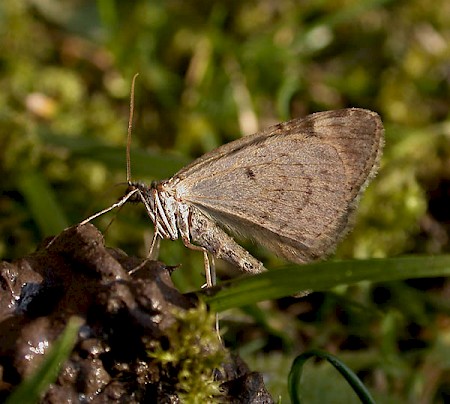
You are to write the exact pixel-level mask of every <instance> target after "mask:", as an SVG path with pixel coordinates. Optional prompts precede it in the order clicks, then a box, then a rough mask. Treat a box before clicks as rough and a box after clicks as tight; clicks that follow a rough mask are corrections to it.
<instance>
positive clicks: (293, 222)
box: [170, 108, 383, 263]
mask: <svg viewBox="0 0 450 404" xmlns="http://www.w3.org/2000/svg"><path fill="white" fill-rule="evenodd" d="M382 146H383V126H382V123H381V120H380V118H379V116H378V115H377V114H376V113H374V112H371V111H368V110H363V109H356V108H352V109H344V110H336V111H327V112H320V113H316V114H313V115H309V116H307V117H306V118H303V119H294V120H291V121H289V122H286V123H282V124H278V125H275V126H272V127H270V128H269V129H267V130H265V131H263V132H259V133H256V134H255V135H252V136H248V137H245V138H242V139H239V140H237V141H234V142H231V143H228V144H226V145H224V146H221V147H219V148H218V149H216V150H213V151H212V152H210V153H207V154H205V155H204V156H202V157H201V158H200V159H197V160H195V161H194V162H193V163H192V164H190V165H189V166H187V167H185V168H184V169H182V170H181V171H179V172H178V173H177V174H176V175H175V176H174V177H173V178H172V179H171V180H170V182H172V183H173V184H174V186H175V187H176V192H177V195H178V196H179V197H181V199H182V200H183V201H184V202H186V203H188V204H190V205H193V206H195V207H197V208H198V209H200V210H201V211H202V212H203V213H205V214H206V215H208V216H209V217H211V218H212V219H214V220H215V221H216V222H217V223H219V224H220V225H222V226H224V227H226V228H228V229H230V230H231V231H233V232H235V233H239V234H242V235H243V236H245V237H249V238H252V239H254V240H255V241H257V242H259V243H260V244H262V245H264V246H266V247H267V248H268V249H270V250H272V251H273V252H275V253H276V254H278V255H280V256H282V257H284V258H286V259H288V260H289V261H292V262H298V263H303V262H307V261H311V260H314V259H317V258H320V257H322V256H324V255H326V254H328V253H330V252H331V251H332V250H333V249H334V248H335V246H336V244H337V243H338V242H339V240H340V239H341V238H342V237H343V236H344V235H345V233H346V229H347V227H348V223H349V220H350V218H351V214H352V212H353V211H354V209H355V207H356V204H357V201H358V197H359V195H360V193H361V191H362V190H363V188H364V187H365V185H366V184H367V182H368V180H370V179H371V178H372V177H373V176H374V174H375V172H376V170H377V167H378V162H379V159H380V155H381V150H382Z"/></svg>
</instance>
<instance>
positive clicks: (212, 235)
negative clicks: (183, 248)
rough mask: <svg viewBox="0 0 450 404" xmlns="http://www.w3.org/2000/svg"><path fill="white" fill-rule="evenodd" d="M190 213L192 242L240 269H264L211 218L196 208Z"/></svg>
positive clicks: (253, 271) (261, 270) (256, 271)
mask: <svg viewBox="0 0 450 404" xmlns="http://www.w3.org/2000/svg"><path fill="white" fill-rule="evenodd" d="M190 213H191V216H190V225H189V231H190V235H191V239H192V241H193V242H194V243H196V244H198V246H200V247H201V248H204V249H206V250H207V251H209V252H210V253H211V255H213V256H215V257H216V258H220V259H223V260H225V261H227V262H229V263H230V264H232V265H234V266H236V267H238V268H239V269H240V270H241V271H244V272H249V273H253V274H256V273H260V272H263V271H265V270H266V269H265V268H264V265H263V264H262V263H261V262H260V261H258V260H257V259H256V258H255V257H253V256H252V255H251V254H250V253H249V252H248V251H247V250H245V249H244V248H243V247H242V246H240V245H239V244H238V243H236V241H234V239H233V238H232V237H231V236H230V235H228V234H227V233H226V232H225V231H224V230H222V229H221V228H220V227H219V226H218V225H217V224H216V223H215V222H214V221H213V220H212V219H210V218H209V217H207V216H205V215H204V214H203V213H202V212H200V211H199V210H197V209H195V210H194V209H192V208H191V212H190Z"/></svg>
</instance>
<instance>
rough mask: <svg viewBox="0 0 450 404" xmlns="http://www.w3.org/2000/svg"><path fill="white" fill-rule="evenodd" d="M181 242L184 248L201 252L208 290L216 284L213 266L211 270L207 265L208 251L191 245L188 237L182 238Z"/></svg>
mask: <svg viewBox="0 0 450 404" xmlns="http://www.w3.org/2000/svg"><path fill="white" fill-rule="evenodd" d="M182 240H183V244H184V246H185V247H187V248H189V249H191V250H195V251H202V252H203V264H204V266H205V275H206V287H207V288H210V287H211V286H214V285H215V284H216V273H215V266H214V265H213V267H212V269H211V265H210V264H209V257H208V251H207V250H206V248H204V247H201V246H198V245H195V244H192V243H191V242H190V240H189V237H187V236H183V237H182Z"/></svg>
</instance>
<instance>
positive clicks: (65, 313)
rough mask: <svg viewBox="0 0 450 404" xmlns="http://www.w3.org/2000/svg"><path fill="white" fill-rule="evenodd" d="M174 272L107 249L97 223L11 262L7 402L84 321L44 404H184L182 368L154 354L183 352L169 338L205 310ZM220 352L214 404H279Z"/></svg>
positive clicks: (0, 307)
mask: <svg viewBox="0 0 450 404" xmlns="http://www.w3.org/2000/svg"><path fill="white" fill-rule="evenodd" d="M172 270H173V268H170V267H167V266H165V265H164V264H163V263H161V262H157V261H146V260H142V259H139V258H136V257H128V256H127V255H126V254H125V253H123V252H122V251H120V250H117V249H110V248H107V247H105V245H104V240H103V237H102V235H101V233H100V232H99V231H98V230H97V229H96V228H95V227H94V226H93V225H91V224H88V225H85V226H74V227H71V228H69V229H66V230H65V231H63V232H62V233H61V234H59V235H58V236H56V237H52V238H49V239H47V240H46V241H45V242H43V243H42V246H41V247H40V248H38V250H37V251H36V252H35V253H33V254H31V255H29V256H26V257H24V258H22V259H19V260H17V261H14V262H12V263H9V262H2V263H1V264H0V282H1V288H0V376H1V378H0V400H1V401H3V400H5V399H6V398H7V397H8V395H9V394H10V393H11V391H12V390H14V388H15V387H16V386H18V385H19V384H20V383H21V382H22V381H23V380H24V379H26V378H27V377H28V376H30V375H31V374H33V372H35V371H36V370H37V369H38V368H39V365H40V364H41V363H42V359H43V357H44V356H45V353H46V352H48V350H49V349H51V348H52V346H53V343H54V341H55V340H56V339H57V338H58V337H59V336H60V334H61V333H62V332H63V330H64V329H65V327H66V325H67V322H68V320H69V319H70V318H71V317H72V316H77V317H79V318H81V319H82V322H83V325H82V326H81V327H80V329H79V332H78V337H77V342H76V345H75V348H74V350H73V351H72V353H71V355H70V357H69V358H68V359H67V360H66V361H65V362H64V364H63V365H62V368H61V370H60V372H59V375H58V377H57V379H56V381H55V383H53V384H51V385H50V386H48V389H47V391H46V393H45V395H44V396H43V397H42V400H41V402H45V403H65V402H71V403H77V402H93V403H98V402H102V403H109V402H111V403H116V402H127V403H142V402H146V403H149V402H155V403H156V402H158V403H178V402H182V398H180V397H182V396H181V395H180V381H179V380H178V377H179V374H180V369H178V368H177V367H179V366H181V365H182V363H181V364H180V363H178V364H173V363H172V364H170V366H169V365H167V364H165V363H163V362H162V361H161V360H157V359H155V357H154V356H152V355H151V354H149V353H151V352H152V350H156V349H157V348H158V349H159V350H161V349H163V350H164V349H167V350H168V351H169V350H170V349H172V348H174V347H171V346H170V345H171V344H173V341H174V340H173V338H172V339H171V337H170V332H172V333H173V330H174V326H175V327H176V326H178V327H182V326H183V325H182V324H178V325H177V322H179V316H177V315H176V314H174V313H177V312H178V313H179V312H183V311H186V310H190V309H192V308H195V307H197V306H198V304H199V303H198V299H197V297H196V296H195V295H183V294H181V293H179V292H178V290H177V289H176V288H175V287H174V285H173V284H172V281H171V278H170V274H171V271H172ZM175 329H176V328H175ZM211 332H212V333H214V332H215V331H214V330H213V329H212V330H211ZM180 335H184V334H180ZM201 343H202V342H201V341H199V344H201ZM219 346H220V347H221V349H222V350H223V353H222V358H224V359H223V360H222V363H221V366H219V367H218V368H216V369H210V370H209V371H210V375H211V378H213V379H215V380H216V381H217V382H218V385H219V391H220V394H219V395H218V396H217V397H213V399H214V400H212V401H217V402H230V403H272V402H273V400H272V398H271V397H270V395H269V393H268V392H267V390H266V389H265V386H264V382H263V379H262V376H261V375H260V374H258V373H256V372H251V371H250V370H249V369H248V367H247V366H246V365H245V363H244V362H243V361H242V360H241V359H240V358H239V357H237V356H234V355H232V354H230V353H229V352H228V351H227V350H226V349H225V348H224V347H222V346H221V345H220V344H219ZM206 351H208V349H206ZM207 353H208V352H206V354H207ZM206 361H207V359H205V363H206ZM181 362H182V361H181ZM188 379H189V375H188ZM181 393H185V391H184V392H181Z"/></svg>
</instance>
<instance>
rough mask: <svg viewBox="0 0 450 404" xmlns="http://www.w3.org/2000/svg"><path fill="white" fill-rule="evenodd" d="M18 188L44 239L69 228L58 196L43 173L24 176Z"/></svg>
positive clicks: (30, 173) (31, 173) (29, 173)
mask: <svg viewBox="0 0 450 404" xmlns="http://www.w3.org/2000/svg"><path fill="white" fill-rule="evenodd" d="M18 188H19V190H20V192H21V193H22V195H23V196H24V197H25V200H26V201H27V204H28V206H29V208H30V210H31V213H32V215H33V219H34V221H35V222H36V223H37V225H38V226H39V229H40V231H41V233H42V235H43V236H44V237H46V236H50V235H52V234H58V233H59V232H60V231H62V230H63V229H65V228H66V227H68V226H69V224H68V220H67V218H66V216H65V214H64V212H63V210H62V208H61V205H60V203H59V201H58V198H57V196H56V195H55V193H54V192H53V190H52V188H51V187H50V185H49V183H48V182H47V180H46V178H45V177H44V176H43V175H42V174H41V173H39V172H27V173H24V174H22V175H21V176H20V177H19V180H18Z"/></svg>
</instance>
